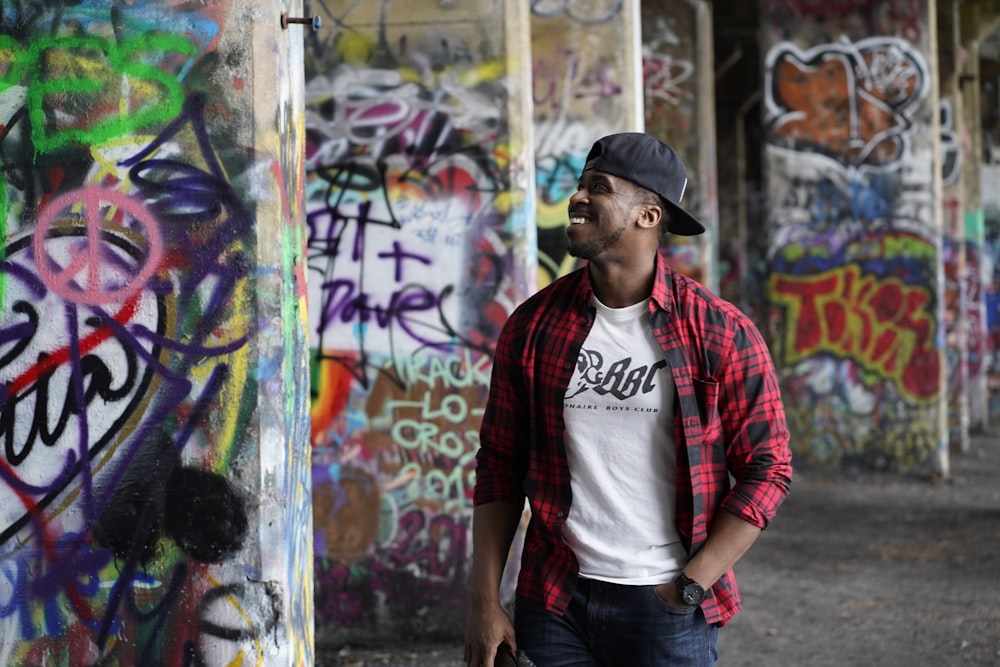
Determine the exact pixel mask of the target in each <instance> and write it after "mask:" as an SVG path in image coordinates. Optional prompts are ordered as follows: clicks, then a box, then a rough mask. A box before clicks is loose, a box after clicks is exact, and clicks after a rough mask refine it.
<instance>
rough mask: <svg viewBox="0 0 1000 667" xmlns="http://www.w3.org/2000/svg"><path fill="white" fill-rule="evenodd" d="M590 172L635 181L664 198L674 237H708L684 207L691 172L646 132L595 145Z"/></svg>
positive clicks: (614, 137) (586, 167) (610, 137)
mask: <svg viewBox="0 0 1000 667" xmlns="http://www.w3.org/2000/svg"><path fill="white" fill-rule="evenodd" d="M590 169H596V170H597V171H603V172H605V173H608V174H611V175H613V176H617V177H619V178H624V179H625V180H627V181H632V182H633V183H635V184H636V185H638V186H641V187H644V188H646V189H647V190H649V191H651V192H655V193H656V194H658V195H660V196H661V197H663V199H664V201H666V203H667V207H668V208H669V209H670V210H669V211H668V212H669V214H670V216H669V217H670V220H669V223H668V224H667V231H669V232H670V233H672V234H678V235H680V236H696V235H698V234H702V233H704V231H705V225H703V224H701V223H700V222H698V219H697V218H695V217H694V216H693V215H691V214H690V213H688V212H687V211H685V210H684V209H683V208H681V205H680V202H681V199H683V197H684V189H685V188H686V187H687V169H685V168H684V163H683V162H681V159H680V157H678V155H677V153H675V152H674V149H673V148H671V147H670V146H668V145H667V144H665V143H663V142H662V141H660V140H659V139H656V138H655V137H651V136H649V135H648V134H644V133H642V132H622V133H620V134H609V135H608V136H606V137H604V138H602V139H598V140H597V141H595V142H594V145H593V146H592V147H591V149H590V153H588V154H587V161H586V164H585V165H584V167H583V170H584V171H588V170H590Z"/></svg>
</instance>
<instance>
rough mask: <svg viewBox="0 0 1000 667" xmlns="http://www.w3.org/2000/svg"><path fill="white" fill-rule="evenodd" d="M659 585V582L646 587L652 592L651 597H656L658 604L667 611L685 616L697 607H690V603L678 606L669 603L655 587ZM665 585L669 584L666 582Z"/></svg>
mask: <svg viewBox="0 0 1000 667" xmlns="http://www.w3.org/2000/svg"><path fill="white" fill-rule="evenodd" d="M660 585H661V584H655V585H653V586H648V587H647V588H649V591H650V593H652V595H653V597H654V598H655V599H656V602H657V603H658V604H659V606H660V607H661V608H662V609H664V610H665V611H667V612H668V613H671V614H677V615H679V616H685V615H687V614H692V613H694V610H695V609H697V607H692V606H691V605H687V604H686V605H684V606H682V607H679V606H677V605H674V604H671V603H670V602H668V601H667V600H665V599H664V598H663V597H662V596H661V595H660V592H659V591H658V590H657V588H659V586H660ZM666 585H667V586H669V585H670V584H666Z"/></svg>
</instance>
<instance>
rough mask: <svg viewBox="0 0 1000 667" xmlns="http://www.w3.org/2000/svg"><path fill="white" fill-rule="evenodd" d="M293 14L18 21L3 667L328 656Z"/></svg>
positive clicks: (255, 11)
mask: <svg viewBox="0 0 1000 667" xmlns="http://www.w3.org/2000/svg"><path fill="white" fill-rule="evenodd" d="M284 8H285V6H284V5H283V3H275V2H265V1H263V0H257V1H256V2H251V3H244V2H221V1H220V2H213V3H210V4H207V5H206V4H204V3H201V4H199V3H187V4H178V3H172V2H170V3H168V2H143V3H50V2H32V1H27V2H20V3H16V4H13V5H11V4H8V5H5V7H4V10H3V13H2V16H0V22H2V32H0V44H2V47H0V61H2V67H0V72H2V74H0V77H2V79H0V81H2V85H0V100H2V104H0V123H2V126H3V133H2V136H0V157H2V160H3V165H4V168H3V170H2V172H0V178H2V183H0V198H2V200H3V202H2V205H0V211H2V218H0V231H2V235H0V438H2V442H3V449H2V453H0V475H2V478H3V482H2V484H0V513H2V514H3V518H2V519H0V570H2V576H0V664H4V665H11V666H19V665H25V666H28V665H67V666H72V665H95V664H102V665H189V664H199V665H220V666H221V665H233V664H240V663H242V664H274V665H289V664H310V663H311V661H312V655H313V635H312V611H311V610H312V599H311V590H312V576H311V575H312V572H311V568H309V567H307V566H306V564H308V562H309V560H310V555H311V537H312V535H311V533H310V531H309V530H308V526H309V524H310V523H311V516H310V504H309V496H310V488H309V487H310V478H309V476H308V470H309V467H308V458H307V455H308V439H307V435H308V412H307V401H306V397H307V390H308V364H307V361H308V357H307V355H306V347H305V287H304V281H303V279H304V270H303V259H302V249H303V246H304V234H303V229H302V226H301V224H300V222H299V221H300V218H301V205H300V201H301V188H302V178H301V175H302V160H301V152H302V141H301V139H302V133H301V125H300V123H299V122H297V119H299V118H301V108H302V79H301V55H299V56H298V57H296V56H295V54H296V53H301V50H300V49H297V48H294V47H297V46H298V45H297V43H296V42H295V40H296V38H297V36H294V37H293V36H291V35H290V34H289V33H287V32H285V31H282V30H281V27H280V21H279V18H280V14H281V12H282V11H283V9H284Z"/></svg>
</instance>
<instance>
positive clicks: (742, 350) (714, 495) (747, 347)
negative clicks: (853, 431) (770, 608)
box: [654, 274, 792, 625]
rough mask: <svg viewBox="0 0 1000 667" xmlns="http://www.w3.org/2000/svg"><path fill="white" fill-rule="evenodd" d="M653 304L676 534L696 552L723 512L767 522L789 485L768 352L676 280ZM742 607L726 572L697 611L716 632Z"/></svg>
mask: <svg viewBox="0 0 1000 667" xmlns="http://www.w3.org/2000/svg"><path fill="white" fill-rule="evenodd" d="M658 287H660V285H659V284H658ZM655 296H656V292H654V297H655ZM658 301H659V303H660V304H661V307H662V308H663V313H662V315H661V317H660V318H659V324H658V325H654V330H656V332H657V337H658V338H660V340H661V344H662V345H663V347H664V351H665V352H666V353H667V357H668V359H669V360H670V362H671V365H672V367H673V368H674V379H675V385H676V387H677V401H678V403H677V404H678V408H679V410H678V412H679V415H678V419H677V420H676V421H675V434H676V435H675V437H676V439H677V442H678V443H679V445H680V451H679V457H678V471H677V472H678V476H677V489H678V497H677V528H678V530H679V531H680V533H681V536H682V537H683V538H684V539H685V541H686V542H687V543H688V546H689V549H690V551H691V553H692V554H693V553H694V552H696V551H697V550H698V549H699V548H700V547H701V545H702V544H703V543H704V542H705V540H706V539H707V537H708V533H709V530H710V529H711V526H712V523H713V521H714V519H715V516H716V514H717V513H718V511H719V510H721V509H724V510H726V511H728V512H731V513H732V514H735V515H736V516H738V517H740V518H742V519H743V520H744V521H747V522H748V523H751V524H753V525H755V526H758V527H760V528H765V527H766V526H767V525H768V523H769V522H770V521H771V519H772V518H773V517H774V516H775V514H776V512H777V509H778V507H779V505H780V504H781V503H782V501H783V500H784V498H785V497H786V496H787V494H788V490H789V485H790V483H791V478H792V467H791V450H790V448H789V446H788V440H789V435H788V430H787V427H786V423H785V413H784V408H783V406H782V402H781V393H780V389H779V386H778V381H777V376H776V374H775V371H774V366H773V362H772V360H771V355H770V351H769V350H768V348H767V345H766V343H765V342H764V340H763V338H762V337H761V335H760V333H759V332H758V330H757V328H756V327H755V326H754V324H753V322H752V321H751V320H750V319H749V318H748V317H747V316H746V315H744V314H743V313H742V312H740V310H739V309H738V308H736V307H735V306H734V305H732V304H730V303H728V302H726V301H724V300H722V299H720V298H718V297H716V296H715V295H713V294H711V293H710V292H708V291H707V290H705V289H704V288H703V287H702V286H701V285H698V284H697V283H695V282H694V281H691V280H690V279H688V278H685V277H684V276H681V275H678V274H672V275H671V280H670V281H668V282H667V283H666V284H665V285H664V286H663V289H662V291H660V292H659V299H658ZM731 479H732V482H731V481H730V480H731ZM740 606H741V601H740V596H739V590H738V588H737V587H736V580H735V576H734V575H733V573H732V571H731V570H730V571H729V572H728V573H726V575H724V576H723V577H722V579H720V580H719V582H718V583H716V585H715V586H713V588H712V591H711V594H710V596H709V598H708V599H706V601H705V603H704V604H703V605H702V607H703V610H704V611H705V615H706V617H707V618H708V620H709V621H710V622H713V623H717V624H719V625H723V624H725V623H726V622H728V620H729V619H730V618H732V616H733V615H735V614H736V612H737V611H739V609H740Z"/></svg>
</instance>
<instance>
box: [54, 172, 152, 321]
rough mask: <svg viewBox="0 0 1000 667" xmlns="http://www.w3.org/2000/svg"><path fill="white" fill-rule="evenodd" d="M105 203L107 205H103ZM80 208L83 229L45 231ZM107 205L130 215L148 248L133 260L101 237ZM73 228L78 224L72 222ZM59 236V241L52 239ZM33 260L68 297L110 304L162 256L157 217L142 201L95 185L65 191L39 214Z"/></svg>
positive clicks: (140, 282)
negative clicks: (64, 232) (72, 209)
mask: <svg viewBox="0 0 1000 667" xmlns="http://www.w3.org/2000/svg"><path fill="white" fill-rule="evenodd" d="M104 204H107V205H108V206H105V205H104ZM76 205H80V206H81V207H82V216H81V221H82V225H83V226H84V229H85V233H84V234H83V235H82V236H80V235H79V234H74V235H72V236H63V235H59V234H53V235H50V234H49V231H50V229H53V228H54V227H55V228H58V225H57V221H58V220H59V215H60V214H61V213H63V212H64V211H65V210H66V209H69V208H70V207H73V206H76ZM108 207H110V208H111V209H112V210H116V211H117V212H118V213H121V214H122V215H123V216H126V217H128V218H131V220H132V224H131V225H130V226H129V228H130V229H131V230H133V231H135V232H136V233H138V234H141V235H142V236H144V237H145V242H146V247H147V252H146V254H145V257H144V258H143V259H140V260H138V261H136V260H134V259H132V258H131V257H129V256H127V255H125V254H123V253H121V252H120V249H116V248H115V247H114V246H113V245H111V244H109V243H106V242H104V239H103V236H104V234H105V233H106V232H107V227H108V226H107V224H106V220H107V219H108V217H110V216H108V215H106V214H105V212H104V210H105V209H106V208H108ZM74 227H75V228H76V229H77V230H78V229H79V225H74ZM57 240H58V241H57ZM34 253H35V264H36V265H37V267H38V273H39V277H40V278H41V280H42V282H43V283H45V286H46V287H48V288H49V289H50V290H52V291H53V292H54V293H56V294H58V295H59V296H61V297H62V298H64V299H66V300H67V301H70V302H74V303H82V304H86V305H89V306H97V305H103V304H108V303H114V302H117V301H121V300H122V299H125V298H127V297H129V296H131V295H132V294H134V293H135V292H137V291H139V290H140V289H142V288H143V286H144V285H145V282H146V280H147V279H148V278H149V277H150V276H151V275H152V274H153V273H154V272H155V271H156V270H157V267H158V266H159V264H160V260H161V258H162V257H163V239H162V237H161V235H160V229H159V226H158V225H157V224H156V220H155V219H153V217H152V216H151V215H150V214H149V212H148V211H147V210H146V209H145V207H144V206H143V205H142V203H141V202H139V201H137V200H135V199H132V198H131V197H129V196H127V195H125V194H122V193H120V192H115V191H114V190H106V189H104V188H101V187H98V186H90V187H86V188H81V189H79V190H75V191H72V192H67V193H65V194H63V195H60V196H59V197H57V198H55V199H54V200H52V203H50V204H49V205H48V206H46V207H45V209H44V210H43V211H42V212H41V213H40V214H39V216H38V224H37V226H36V228H35V236H34Z"/></svg>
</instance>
